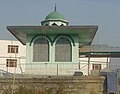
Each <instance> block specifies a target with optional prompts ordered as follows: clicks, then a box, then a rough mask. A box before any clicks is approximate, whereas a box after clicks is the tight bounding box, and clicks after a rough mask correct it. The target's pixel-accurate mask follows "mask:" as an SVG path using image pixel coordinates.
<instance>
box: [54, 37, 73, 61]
mask: <svg viewBox="0 0 120 94" xmlns="http://www.w3.org/2000/svg"><path fill="white" fill-rule="evenodd" d="M55 61H56V62H71V61H72V46H71V41H70V40H69V39H67V38H65V37H61V38H59V39H58V40H57V41H56V44H55Z"/></svg>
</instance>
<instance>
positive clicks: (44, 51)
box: [33, 37, 49, 62]
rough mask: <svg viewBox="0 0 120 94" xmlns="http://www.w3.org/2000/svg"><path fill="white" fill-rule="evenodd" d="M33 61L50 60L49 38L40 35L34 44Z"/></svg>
mask: <svg viewBox="0 0 120 94" xmlns="http://www.w3.org/2000/svg"><path fill="white" fill-rule="evenodd" d="M33 61H34V62H43V61H49V42H48V40H47V39H45V38H43V37H40V38H38V39H36V40H35V42H34V44H33Z"/></svg>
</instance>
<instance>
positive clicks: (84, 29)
mask: <svg viewBox="0 0 120 94" xmlns="http://www.w3.org/2000/svg"><path fill="white" fill-rule="evenodd" d="M7 29H8V31H9V32H11V33H12V34H13V35H14V36H15V37H16V38H17V39H18V40H19V41H20V42H21V43H22V44H24V45H25V44H26V35H27V34H46V35H50V34H74V35H77V36H78V37H79V42H80V47H82V46H85V45H86V46H87V45H90V44H91V42H92V40H93V38H94V36H95V34H96V32H97V29H98V26H96V25H89V26H7Z"/></svg>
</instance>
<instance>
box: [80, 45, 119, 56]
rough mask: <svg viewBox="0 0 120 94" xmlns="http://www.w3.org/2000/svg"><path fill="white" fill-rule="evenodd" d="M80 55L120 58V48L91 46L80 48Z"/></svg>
mask: <svg viewBox="0 0 120 94" xmlns="http://www.w3.org/2000/svg"><path fill="white" fill-rule="evenodd" d="M80 55H85V56H86V57H89V56H90V57H120V47H111V46H108V45H91V46H84V47H82V48H80Z"/></svg>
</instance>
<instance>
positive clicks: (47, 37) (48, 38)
mask: <svg viewBox="0 0 120 94" xmlns="http://www.w3.org/2000/svg"><path fill="white" fill-rule="evenodd" d="M40 36H42V37H45V38H46V39H47V40H48V41H49V42H50V43H51V45H52V44H53V42H52V40H51V38H50V37H49V36H47V35H42V34H40V35H35V36H34V37H33V38H32V39H31V41H30V44H29V46H31V44H32V43H33V41H34V40H35V39H37V38H38V37H40Z"/></svg>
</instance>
